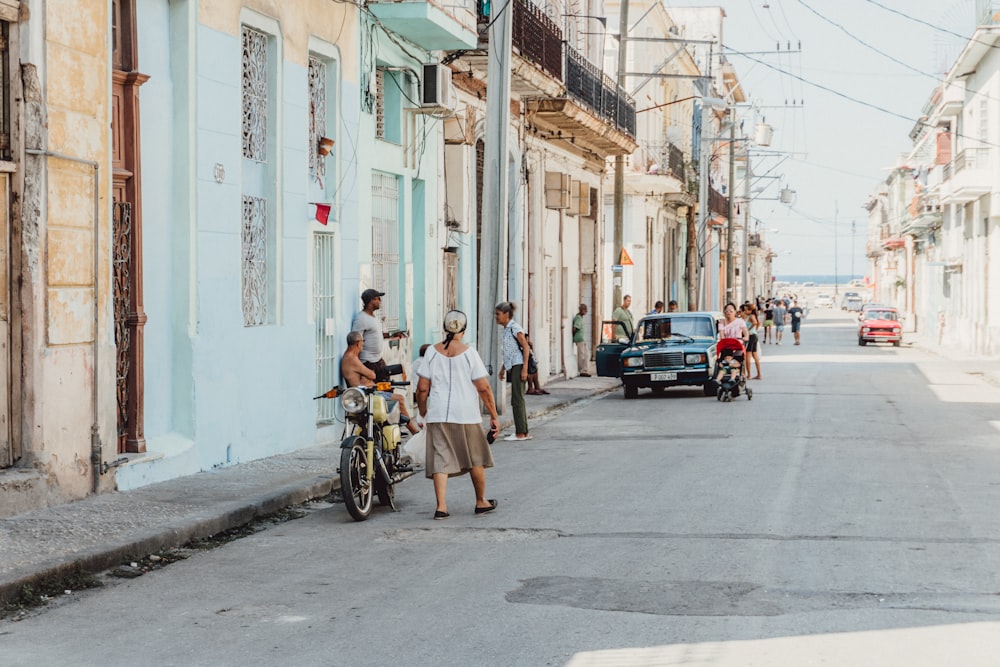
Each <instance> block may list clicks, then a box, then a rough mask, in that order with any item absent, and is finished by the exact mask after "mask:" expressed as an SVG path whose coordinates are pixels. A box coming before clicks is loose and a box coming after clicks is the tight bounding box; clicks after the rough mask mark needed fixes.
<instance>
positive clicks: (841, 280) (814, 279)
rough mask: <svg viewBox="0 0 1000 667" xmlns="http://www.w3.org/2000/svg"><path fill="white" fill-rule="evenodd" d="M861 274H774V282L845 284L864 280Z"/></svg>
mask: <svg viewBox="0 0 1000 667" xmlns="http://www.w3.org/2000/svg"><path fill="white" fill-rule="evenodd" d="M864 278H865V277H864V276H863V275H854V276H851V275H840V276H834V275H833V274H828V275H824V274H814V275H813V274H802V275H792V274H789V275H783V274H782V275H776V276H775V277H774V279H775V281H776V282H779V283H798V284H799V285H801V284H802V283H816V284H817V285H833V284H834V283H837V284H840V285H846V284H847V283H849V282H851V281H852V280H864Z"/></svg>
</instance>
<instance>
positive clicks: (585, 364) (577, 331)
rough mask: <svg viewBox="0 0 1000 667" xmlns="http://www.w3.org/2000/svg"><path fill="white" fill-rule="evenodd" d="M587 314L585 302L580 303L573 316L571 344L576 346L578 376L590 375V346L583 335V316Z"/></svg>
mask: <svg viewBox="0 0 1000 667" xmlns="http://www.w3.org/2000/svg"><path fill="white" fill-rule="evenodd" d="M586 315H587V304H585V303H581V304H580V309H579V310H578V311H577V312H576V315H574V316H573V345H575V346H576V367H577V371H578V373H579V375H580V377H585V378H589V377H590V346H588V345H587V339H586V338H585V337H584V335H583V329H584V326H585V322H584V319H583V318H584V317H586Z"/></svg>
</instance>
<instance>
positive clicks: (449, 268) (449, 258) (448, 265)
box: [444, 251, 458, 311]
mask: <svg viewBox="0 0 1000 667" xmlns="http://www.w3.org/2000/svg"><path fill="white" fill-rule="evenodd" d="M444 309H445V310H446V311H448V310H457V309H458V253H457V252H448V251H445V253H444Z"/></svg>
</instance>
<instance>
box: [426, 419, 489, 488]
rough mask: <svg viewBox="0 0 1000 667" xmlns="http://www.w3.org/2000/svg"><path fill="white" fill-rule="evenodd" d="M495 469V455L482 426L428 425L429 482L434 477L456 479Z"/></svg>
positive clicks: (427, 470)
mask: <svg viewBox="0 0 1000 667" xmlns="http://www.w3.org/2000/svg"><path fill="white" fill-rule="evenodd" d="M477 466H483V467H484V468H492V467H493V453H492V452H491V451H490V443H488V442H486V433H485V432H484V431H483V427H482V426H481V425H480V424H448V423H438V422H434V423H430V424H427V459H426V464H425V466H424V470H425V475H426V476H427V478H428V479H430V478H431V477H433V476H434V474H435V473H445V474H447V475H448V477H456V476H458V475H463V474H465V473H467V472H469V469H470V468H475V467H477Z"/></svg>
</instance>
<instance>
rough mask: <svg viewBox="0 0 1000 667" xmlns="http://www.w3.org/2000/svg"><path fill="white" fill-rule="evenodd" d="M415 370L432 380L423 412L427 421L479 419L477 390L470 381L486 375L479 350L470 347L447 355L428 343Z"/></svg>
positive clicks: (469, 422) (470, 420)
mask: <svg viewBox="0 0 1000 667" xmlns="http://www.w3.org/2000/svg"><path fill="white" fill-rule="evenodd" d="M417 373H418V375H419V376H420V377H424V378H427V379H428V380H430V381H431V391H430V394H428V396H427V415H426V416H425V421H426V422H427V423H428V424H430V423H449V424H481V423H482V421H483V413H482V409H481V408H480V407H479V392H478V391H477V390H476V385H474V384H472V382H473V380H478V379H479V378H484V377H486V375H487V373H486V366H485V365H484V364H483V360H482V358H480V356H479V353H478V352H476V351H475V350H474V349H472V348H471V347H470V348H467V349H466V350H465V352H463V353H462V354H460V355H458V356H457V357H446V356H445V355H443V354H441V353H440V352H438V351H437V350H436V349H435V348H434V347H430V348H428V349H427V353H426V354H424V363H423V365H422V366H421V367H420V370H418V371H417Z"/></svg>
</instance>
